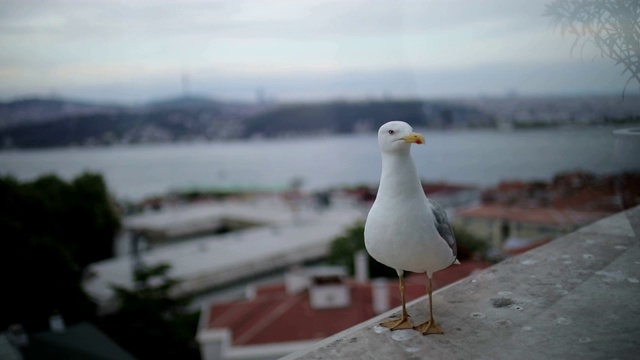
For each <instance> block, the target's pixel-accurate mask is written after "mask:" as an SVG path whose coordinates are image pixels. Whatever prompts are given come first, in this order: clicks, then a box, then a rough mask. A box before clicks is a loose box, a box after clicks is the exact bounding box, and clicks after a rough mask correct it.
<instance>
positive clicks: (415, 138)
mask: <svg viewBox="0 0 640 360" xmlns="http://www.w3.org/2000/svg"><path fill="white" fill-rule="evenodd" d="M402 140H404V141H405V142H408V143H415V144H418V145H420V144H424V136H422V134H418V133H416V132H412V133H411V134H409V135H407V136H405V137H403V138H402Z"/></svg>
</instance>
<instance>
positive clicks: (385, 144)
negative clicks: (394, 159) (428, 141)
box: [378, 121, 424, 153]
mask: <svg viewBox="0 0 640 360" xmlns="http://www.w3.org/2000/svg"><path fill="white" fill-rule="evenodd" d="M411 144H424V136H422V135H421V134H418V133H416V132H413V128H412V127H411V125H409V124H407V123H406V122H403V121H390V122H388V123H386V124H384V125H382V126H381V127H380V130H378V145H379V146H380V151H382V152H385V153H406V152H409V149H410V147H411Z"/></svg>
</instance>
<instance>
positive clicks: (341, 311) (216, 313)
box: [206, 261, 488, 346]
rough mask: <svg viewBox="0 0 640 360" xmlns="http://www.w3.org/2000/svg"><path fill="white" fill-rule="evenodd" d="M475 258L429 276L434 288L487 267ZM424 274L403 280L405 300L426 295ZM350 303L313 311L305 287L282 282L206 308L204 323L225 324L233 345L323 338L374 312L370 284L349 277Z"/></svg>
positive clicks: (393, 287)
mask: <svg viewBox="0 0 640 360" xmlns="http://www.w3.org/2000/svg"><path fill="white" fill-rule="evenodd" d="M487 266H488V265H487V264H485V263H480V262H472V261H466V262H464V263H463V264H462V265H455V266H451V267H449V268H447V269H445V270H442V271H439V272H437V273H436V274H435V275H434V279H433V285H434V290H435V289H437V288H440V287H443V286H445V285H448V284H450V283H452V282H455V281H457V280H459V279H462V278H464V277H466V276H468V275H470V274H471V273H472V272H473V271H475V270H478V269H482V268H484V267H487ZM425 284H426V276H425V275H424V274H410V275H409V276H407V279H406V298H407V302H409V301H411V300H414V299H417V298H419V297H421V296H424V295H425V294H426V287H425ZM347 285H348V286H349V288H350V291H351V305H350V306H349V307H345V308H333V309H313V308H312V307H311V306H310V302H309V293H308V292H307V291H304V292H300V293H298V294H293V295H291V294H287V293H286V289H285V287H284V285H283V284H278V285H272V286H263V287H260V288H258V289H257V291H256V295H257V296H256V298H255V299H250V300H240V301H233V302H229V303H223V304H214V305H212V306H211V307H210V309H209V317H208V319H207V322H206V327H207V328H209V329H215V328H228V329H230V330H231V332H232V334H233V340H232V343H233V345H234V346H242V345H257V344H268V343H277V342H289V341H303V340H314V339H322V338H325V337H327V336H330V335H333V334H335V333H338V332H340V331H342V330H344V329H347V328H349V327H351V326H354V325H356V324H359V323H361V322H363V321H366V320H368V319H370V318H372V317H374V316H375V315H376V314H375V313H374V311H373V307H372V285H371V283H365V284H362V283H357V282H355V281H348V282H347ZM388 286H389V303H390V306H391V308H395V307H398V306H400V292H399V290H398V285H397V282H396V281H393V280H390V281H389V282H388Z"/></svg>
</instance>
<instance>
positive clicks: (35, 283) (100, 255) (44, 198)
mask: <svg viewBox="0 0 640 360" xmlns="http://www.w3.org/2000/svg"><path fill="white" fill-rule="evenodd" d="M0 198H1V199H2V201H1V202H0V228H2V229H3V236H2V240H1V241H2V242H1V244H2V245H1V246H2V251H0V281H1V282H2V284H3V287H4V288H5V289H7V290H6V293H7V294H10V295H8V296H5V297H4V304H5V305H4V306H2V307H0V328H6V326H8V325H9V324H11V323H14V322H20V323H22V324H24V325H25V326H26V328H27V330H37V329H41V328H44V327H46V325H47V320H48V317H49V316H50V315H51V314H52V313H53V312H54V311H59V312H60V313H61V314H62V315H63V316H64V317H65V320H66V321H67V322H69V323H73V322H75V321H78V320H87V319H91V318H92V317H93V314H94V310H95V309H94V305H93V304H92V302H91V301H90V300H89V298H88V297H87V295H86V294H85V293H84V291H83V289H82V287H81V285H80V281H81V276H82V269H83V268H84V267H85V266H86V265H87V264H89V263H91V262H94V261H97V260H101V259H105V258H108V257H110V256H112V252H113V239H114V236H115V234H116V232H117V231H118V229H119V227H120V220H119V218H118V215H117V213H116V211H115V209H114V207H113V206H112V204H111V202H110V200H109V196H108V194H107V189H106V186H105V184H104V181H103V179H102V176H101V175H97V174H83V175H80V176H79V177H77V178H76V179H75V180H73V181H72V182H71V183H68V182H65V181H63V180H60V179H59V178H57V177H56V176H52V175H48V176H43V177H41V178H39V179H37V180H35V181H32V182H27V183H19V182H18V181H17V180H15V179H13V178H11V177H5V178H0Z"/></svg>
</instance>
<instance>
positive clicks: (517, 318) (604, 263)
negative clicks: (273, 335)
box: [285, 207, 640, 360]
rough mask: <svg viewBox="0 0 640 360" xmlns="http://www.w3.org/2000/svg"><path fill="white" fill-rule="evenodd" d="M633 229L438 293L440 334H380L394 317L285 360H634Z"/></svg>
mask: <svg viewBox="0 0 640 360" xmlns="http://www.w3.org/2000/svg"><path fill="white" fill-rule="evenodd" d="M639 226H640V207H636V208H634V209H631V210H628V211H626V212H622V213H619V214H616V215H613V216H611V217H608V218H606V219H603V220H600V221H598V222H596V223H594V224H592V225H589V226H586V227H584V228H582V229H580V230H578V231H576V232H574V233H572V234H569V235H567V236H564V237H561V238H558V239H556V240H554V241H552V242H550V243H549V244H547V245H545V246H542V247H540V248H537V249H534V250H532V251H529V252H527V253H525V254H522V255H520V256H516V257H512V258H509V259H507V260H505V261H503V262H501V263H499V264H496V265H494V266H492V267H490V268H488V269H486V270H483V271H482V272H479V273H477V274H474V275H472V276H470V277H468V278H466V279H464V280H461V281H460V282H458V283H456V284H453V285H451V286H449V287H446V288H444V289H442V290H440V291H438V292H436V293H435V294H434V305H433V306H434V316H435V319H436V321H437V322H439V324H440V325H441V327H442V328H443V330H444V331H445V334H444V335H429V336H422V335H421V334H420V333H418V332H416V331H413V330H399V331H393V332H392V331H389V330H388V329H386V328H383V327H381V326H379V325H378V323H379V322H380V321H381V320H382V319H384V318H387V317H389V316H391V315H397V314H399V309H395V310H393V311H391V312H389V313H386V314H383V315H381V316H380V317H378V318H375V319H372V320H371V321H368V322H366V323H363V324H360V325H358V326H356V327H354V328H351V329H348V330H345V331H344V332H342V333H340V334H337V335H335V336H333V337H330V338H327V339H325V340H323V341H321V342H320V343H318V344H316V345H315V346H314V347H313V348H310V349H308V350H305V351H302V352H298V353H294V354H291V355H289V356H287V357H285V359H352V358H353V359H356V358H357V359H518V360H525V359H637V358H638V351H639V350H640V246H639V241H638V240H639V239H638V233H637V229H638V227H639ZM634 229H635V230H634ZM435 276H436V277H437V276H438V274H437V273H436V274H435ZM427 306H428V299H427V298H426V297H424V298H421V299H419V300H417V301H415V302H413V303H411V304H410V305H409V307H408V312H409V314H410V315H411V316H412V319H413V321H414V323H416V324H418V323H421V322H423V321H425V320H426V319H427V316H428V312H427Z"/></svg>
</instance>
